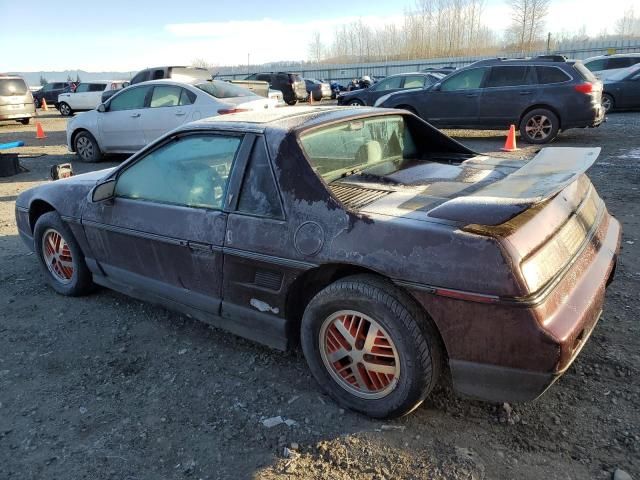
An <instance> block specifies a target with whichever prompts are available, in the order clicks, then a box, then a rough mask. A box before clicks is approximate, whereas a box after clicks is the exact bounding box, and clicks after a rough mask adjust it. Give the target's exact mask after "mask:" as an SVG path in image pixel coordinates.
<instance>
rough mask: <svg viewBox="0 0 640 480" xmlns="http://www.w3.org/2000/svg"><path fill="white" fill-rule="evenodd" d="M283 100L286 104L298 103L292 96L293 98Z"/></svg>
mask: <svg viewBox="0 0 640 480" xmlns="http://www.w3.org/2000/svg"><path fill="white" fill-rule="evenodd" d="M285 102H286V103H287V105H295V104H296V103H298V100H296V99H295V98H294V99H289V100H285Z"/></svg>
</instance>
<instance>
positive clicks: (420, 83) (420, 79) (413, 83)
mask: <svg viewBox="0 0 640 480" xmlns="http://www.w3.org/2000/svg"><path fill="white" fill-rule="evenodd" d="M424 81H425V77H424V76H423V75H411V76H408V77H404V88H422V87H424Z"/></svg>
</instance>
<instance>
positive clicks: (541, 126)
mask: <svg viewBox="0 0 640 480" xmlns="http://www.w3.org/2000/svg"><path fill="white" fill-rule="evenodd" d="M559 130H560V120H559V119H558V117H557V116H556V114H555V113H553V112H552V111H550V110H547V109H546V108H536V109H535V110H531V111H530V112H527V113H526V114H525V116H524V117H522V120H521V121H520V138H522V140H524V141H525V142H527V143H532V144H536V145H541V144H544V143H549V142H551V141H553V140H554V139H555V138H556V137H557V136H558V131H559Z"/></svg>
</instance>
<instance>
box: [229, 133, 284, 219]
mask: <svg viewBox="0 0 640 480" xmlns="http://www.w3.org/2000/svg"><path fill="white" fill-rule="evenodd" d="M238 211H239V212H242V213H248V214H251V215H258V216H261V217H269V218H284V215H283V213H282V205H281V203H280V196H279V194H278V187H277V186H276V181H275V179H274V178H273V172H272V171H271V166H270V165H269V157H268V154H267V149H266V147H265V144H264V140H262V139H259V140H258V141H256V143H255V144H254V146H253V151H252V152H251V158H250V160H249V164H248V165H247V170H246V173H245V175H244V180H243V182H242V189H241V190H240V197H239V198H238Z"/></svg>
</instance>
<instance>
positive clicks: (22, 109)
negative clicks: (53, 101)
mask: <svg viewBox="0 0 640 480" xmlns="http://www.w3.org/2000/svg"><path fill="white" fill-rule="evenodd" d="M35 114H36V110H35V106H34V104H33V103H28V104H18V105H3V106H0V120H17V119H21V118H31V117H33V116H35Z"/></svg>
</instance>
